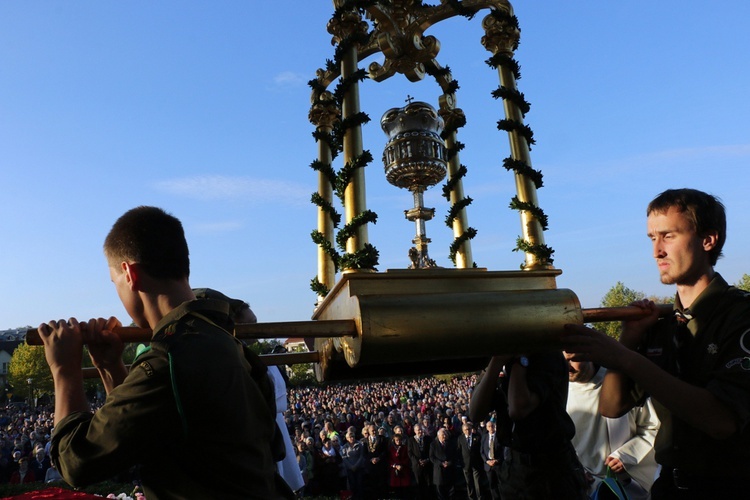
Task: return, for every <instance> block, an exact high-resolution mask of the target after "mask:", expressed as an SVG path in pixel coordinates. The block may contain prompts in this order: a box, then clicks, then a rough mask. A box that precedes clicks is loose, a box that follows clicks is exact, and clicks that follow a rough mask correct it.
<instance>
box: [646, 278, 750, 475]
mask: <svg viewBox="0 0 750 500" xmlns="http://www.w3.org/2000/svg"><path fill="white" fill-rule="evenodd" d="M675 309H677V310H679V311H683V308H682V305H681V304H680V302H679V297H678V299H677V301H676V302H675ZM686 312H688V313H689V314H690V315H691V316H692V319H690V321H689V322H688V323H687V325H686V328H687V331H684V333H682V334H681V333H680V331H679V328H680V326H679V325H678V322H677V321H676V319H675V318H674V317H669V318H665V319H662V320H659V321H658V322H657V324H656V326H655V327H654V328H653V329H652V330H651V331H650V332H649V333H648V335H647V337H646V339H645V342H644V343H643V345H642V346H641V347H640V348H639V351H640V352H641V353H643V354H644V355H645V356H646V357H648V358H649V359H650V360H651V361H653V362H654V363H656V364H657V365H658V366H660V367H661V368H662V369H664V370H666V371H667V372H669V373H671V374H672V375H675V376H677V377H678V378H680V379H681V380H684V381H685V382H688V383H690V384H692V385H695V386H698V387H703V388H705V389H707V390H709V391H710V392H711V393H712V394H713V395H714V396H716V398H718V399H719V400H720V401H722V402H723V403H724V404H725V405H727V407H729V409H730V410H732V411H733V412H734V414H735V416H736V417H737V422H738V425H739V431H738V433H737V434H736V435H734V436H732V437H730V438H729V439H726V440H716V439H713V438H711V437H710V436H708V435H707V434H705V433H703V432H701V431H699V430H698V429H695V428H693V427H691V426H689V425H688V424H686V423H685V422H684V421H682V420H680V419H678V418H676V417H673V416H672V415H671V413H670V412H669V410H667V409H666V408H664V407H663V406H662V405H661V404H659V402H658V401H657V400H654V407H655V408H656V411H657V414H658V415H659V419H660V420H661V427H660V429H659V433H658V434H657V437H656V443H655V449H656V461H657V462H658V463H660V464H661V465H664V466H668V467H677V468H679V469H680V470H681V471H684V472H685V473H688V474H690V475H694V476H701V477H748V476H750V427H749V426H748V423H750V293H748V292H744V291H742V290H739V289H737V288H734V287H730V286H729V285H728V284H727V282H726V281H724V279H723V278H722V277H721V276H719V275H718V274H717V275H716V276H715V277H714V279H713V280H712V281H711V283H710V284H709V285H708V287H707V288H706V289H705V290H704V291H703V292H702V293H701V294H700V295H699V296H698V298H697V299H696V300H695V301H694V302H693V303H692V304H691V307H690V309H689V311H686ZM682 328H685V327H682ZM643 395H644V393H643V391H642V390H641V389H640V388H639V387H636V396H638V397H642V396H643Z"/></svg>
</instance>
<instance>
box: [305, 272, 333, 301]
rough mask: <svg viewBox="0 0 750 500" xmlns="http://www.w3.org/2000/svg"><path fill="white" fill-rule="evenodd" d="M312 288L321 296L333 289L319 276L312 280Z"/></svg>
mask: <svg viewBox="0 0 750 500" xmlns="http://www.w3.org/2000/svg"><path fill="white" fill-rule="evenodd" d="M310 289H311V290H312V291H313V292H315V293H316V294H317V295H320V296H321V297H325V296H326V295H328V292H330V291H331V290H330V289H329V288H328V287H327V286H325V285H324V284H323V283H321V282H320V280H319V279H318V277H317V276H315V277H314V278H313V279H311V280H310Z"/></svg>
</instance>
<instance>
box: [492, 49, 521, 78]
mask: <svg viewBox="0 0 750 500" xmlns="http://www.w3.org/2000/svg"><path fill="white" fill-rule="evenodd" d="M485 62H486V63H487V65H488V66H490V67H491V68H492V69H497V67H498V66H502V67H503V68H506V69H509V70H510V71H511V72H512V73H513V77H514V78H515V79H516V80H520V79H521V65H520V64H518V61H516V60H515V59H513V58H512V57H511V56H509V55H506V54H503V53H499V54H495V55H493V56H492V57H490V58H489V59H487V60H486V61H485Z"/></svg>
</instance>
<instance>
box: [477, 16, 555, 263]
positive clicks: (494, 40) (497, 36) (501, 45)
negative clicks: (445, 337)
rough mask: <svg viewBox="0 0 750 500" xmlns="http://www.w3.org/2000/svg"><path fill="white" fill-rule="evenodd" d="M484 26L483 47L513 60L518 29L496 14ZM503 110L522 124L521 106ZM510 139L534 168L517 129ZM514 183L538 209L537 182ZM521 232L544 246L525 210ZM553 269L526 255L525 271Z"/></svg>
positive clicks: (505, 77)
mask: <svg viewBox="0 0 750 500" xmlns="http://www.w3.org/2000/svg"><path fill="white" fill-rule="evenodd" d="M509 14H510V15H513V11H512V10H511V11H510V13H509ZM482 27H483V28H484V30H485V36H483V37H482V45H484V48H485V49H487V50H488V51H490V52H492V54H493V55H498V54H503V55H506V56H508V57H513V50H514V48H515V47H516V45H517V43H518V40H519V38H520V31H519V30H518V29H517V28H516V27H515V26H512V25H511V24H510V23H508V22H505V21H501V20H499V19H498V18H497V17H495V16H493V15H489V16H487V17H485V18H484V19H483V20H482ZM497 71H498V74H499V76H500V84H501V85H502V86H503V87H505V88H507V89H509V90H513V91H515V90H517V89H518V88H517V86H516V77H515V75H514V74H513V71H512V70H510V69H508V68H506V67H504V66H503V65H498V67H497ZM503 107H504V109H505V117H506V119H508V120H513V121H515V122H518V123H520V124H523V113H522V112H521V110H520V109H519V107H518V105H516V104H515V103H513V102H511V101H510V100H509V99H504V100H503ZM508 139H509V141H510V151H511V156H512V157H513V159H514V160H520V161H522V162H524V163H526V164H527V165H528V166H529V167H531V155H530V154H529V144H528V143H527V141H526V138H525V137H524V136H523V135H522V134H520V133H519V132H518V131H517V130H512V131H510V132H508ZM515 183H516V194H517V196H518V199H519V200H520V201H521V202H525V203H530V204H532V205H534V206H535V207H538V206H539V201H538V199H537V193H536V185H535V184H534V182H533V181H532V180H531V179H529V178H528V177H527V176H525V175H521V174H518V173H515ZM521 231H522V235H523V239H524V240H526V241H527V242H528V243H529V244H531V245H534V246H536V245H544V234H543V229H542V225H541V223H540V222H539V220H537V218H536V217H535V216H534V215H533V214H532V213H530V212H528V211H525V210H521ZM551 268H552V266H551V265H550V264H549V263H547V262H544V261H541V260H540V259H539V258H538V257H537V256H536V255H534V254H531V253H529V252H526V264H525V266H524V269H526V270H535V269H551Z"/></svg>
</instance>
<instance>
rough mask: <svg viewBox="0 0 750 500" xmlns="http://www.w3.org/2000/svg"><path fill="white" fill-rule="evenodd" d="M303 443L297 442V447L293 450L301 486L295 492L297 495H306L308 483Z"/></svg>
mask: <svg viewBox="0 0 750 500" xmlns="http://www.w3.org/2000/svg"><path fill="white" fill-rule="evenodd" d="M305 448H306V446H305V443H304V442H303V441H297V447H296V450H295V458H296V459H297V469H299V474H300V476H301V477H302V482H303V486H302V488H301V489H300V490H297V495H305V494H307V491H306V489H307V485H308V482H309V478H308V469H307V453H306V452H305Z"/></svg>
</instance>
